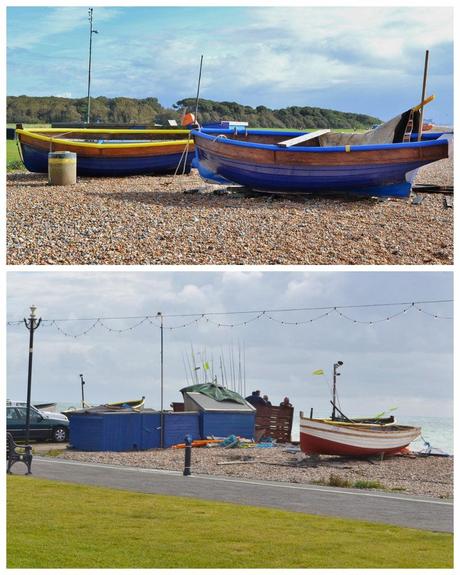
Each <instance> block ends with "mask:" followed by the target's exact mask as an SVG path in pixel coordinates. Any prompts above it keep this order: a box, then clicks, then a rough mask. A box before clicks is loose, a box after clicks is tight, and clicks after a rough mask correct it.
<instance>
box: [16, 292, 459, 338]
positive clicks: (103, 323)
mask: <svg viewBox="0 0 460 575" xmlns="http://www.w3.org/2000/svg"><path fill="white" fill-rule="evenodd" d="M452 301H453V300H425V301H413V302H392V303H375V304H354V305H343V306H329V307H324V306H322V307H305V308H285V309H266V310H239V311H228V312H205V313H199V314H198V313H190V314H159V313H157V314H155V315H145V316H120V317H91V318H62V319H46V318H44V319H42V325H43V326H44V327H55V328H56V329H57V331H58V332H59V333H61V334H62V335H64V336H66V337H72V338H78V337H82V336H84V335H86V334H88V333H89V332H90V331H92V330H93V329H95V328H96V327H97V326H99V327H101V328H103V329H105V330H107V331H109V332H113V333H124V332H129V331H133V330H135V329H137V328H139V327H141V326H142V325H143V324H145V323H149V324H150V325H152V326H154V327H156V328H158V329H160V328H162V327H163V329H167V330H170V331H172V330H176V329H183V328H187V327H190V326H191V325H193V324H198V323H199V322H201V321H205V322H206V323H210V324H213V325H216V326H217V327H229V328H236V327H242V326H246V325H248V324H249V323H252V322H255V321H258V320H260V319H264V318H265V319H267V320H269V321H273V322H275V323H278V324H281V325H295V326H301V325H306V324H309V323H313V322H316V321H319V320H321V319H324V318H326V317H328V316H330V315H332V314H335V315H337V316H338V317H340V318H341V319H345V320H348V321H350V322H352V323H355V324H364V325H374V324H377V323H382V322H385V321H390V320H392V319H395V318H397V317H399V316H402V315H404V314H407V312H409V311H410V310H416V311H418V312H420V313H423V314H425V315H427V316H430V317H433V318H434V319H445V320H451V319H453V318H452V316H447V315H441V314H439V313H433V312H432V311H430V310H428V309H426V307H425V306H427V305H431V304H444V303H452ZM396 306H398V307H402V309H399V310H398V311H396V312H394V313H391V314H385V315H384V316H383V317H381V318H377V319H369V320H364V319H360V318H357V317H352V316H351V315H350V314H349V312H347V313H344V311H342V310H350V309H360V308H361V309H368V308H381V307H396ZM422 306H423V307H422ZM311 311H322V312H323V313H321V314H319V315H316V316H314V317H310V318H307V319H296V320H295V321H291V320H286V319H280V318H277V317H275V316H274V314H281V313H283V314H289V313H301V312H311ZM235 315H252V317H250V318H248V319H244V320H243V321H235V322H226V321H222V320H220V319H218V318H219V317H227V316H235ZM170 318H187V321H184V322H183V323H180V324H175V325H167V324H165V322H164V320H165V319H170ZM188 318H191V319H188ZM127 320H135V322H134V323H132V324H131V325H129V326H127V327H123V328H117V327H113V326H110V325H108V322H111V321H127ZM81 321H84V322H91V324H90V325H89V326H88V327H86V328H85V329H84V330H81V331H80V332H78V333H71V332H70V331H69V330H68V329H66V328H64V327H63V325H62V324H64V323H65V322H67V323H68V322H81ZM23 322H24V320H14V321H13V320H12V321H8V322H7V325H8V326H9V327H15V326H18V325H22V324H23Z"/></svg>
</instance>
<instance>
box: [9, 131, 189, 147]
mask: <svg viewBox="0 0 460 575" xmlns="http://www.w3.org/2000/svg"><path fill="white" fill-rule="evenodd" d="M16 132H17V134H18V136H19V141H20V142H24V143H28V144H29V145H30V146H33V147H35V148H38V147H40V148H42V149H43V148H47V147H49V145H53V146H58V145H59V146H61V145H65V146H74V147H76V148H78V149H82V148H94V149H106V150H116V149H125V150H129V149H141V148H155V147H167V148H169V147H174V146H181V147H182V149H183V147H184V146H186V145H187V144H189V146H190V148H191V149H193V146H194V144H193V140H192V139H191V138H190V139H182V140H171V141H161V140H160V141H158V142H156V141H148V142H141V143H129V142H127V143H123V144H105V143H104V144H101V143H92V142H72V140H70V139H65V138H53V137H51V136H45V135H43V134H35V133H32V132H30V131H28V130H16ZM152 132H153V131H152ZM60 133H61V134H62V131H61V132H60ZM122 133H125V132H122ZM142 133H143V135H144V134H145V131H143V132H142ZM98 134H101V132H98ZM41 143H42V145H40V144H41ZM43 143H44V144H46V145H43Z"/></svg>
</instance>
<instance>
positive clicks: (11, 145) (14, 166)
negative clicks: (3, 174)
mask: <svg viewBox="0 0 460 575" xmlns="http://www.w3.org/2000/svg"><path fill="white" fill-rule="evenodd" d="M6 169H7V170H8V171H11V170H20V169H24V170H25V167H24V164H23V163H22V160H21V156H20V155H19V150H18V147H17V144H16V140H7V141H6Z"/></svg>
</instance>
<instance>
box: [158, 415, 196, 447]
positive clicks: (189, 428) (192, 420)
mask: <svg viewBox="0 0 460 575" xmlns="http://www.w3.org/2000/svg"><path fill="white" fill-rule="evenodd" d="M187 434H189V435H191V436H192V438H193V439H200V437H201V435H200V414H199V413H198V412H196V411H191V412H188V411H182V412H165V413H164V447H171V445H176V444H177V443H184V438H185V436H186V435H187Z"/></svg>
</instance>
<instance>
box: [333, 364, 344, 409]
mask: <svg viewBox="0 0 460 575" xmlns="http://www.w3.org/2000/svg"><path fill="white" fill-rule="evenodd" d="M341 365H343V361H338V362H337V363H334V376H333V380H332V420H334V419H335V412H336V407H335V403H336V397H337V376H338V375H340V373H338V371H337V369H338V368H339V367H340V366H341Z"/></svg>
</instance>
